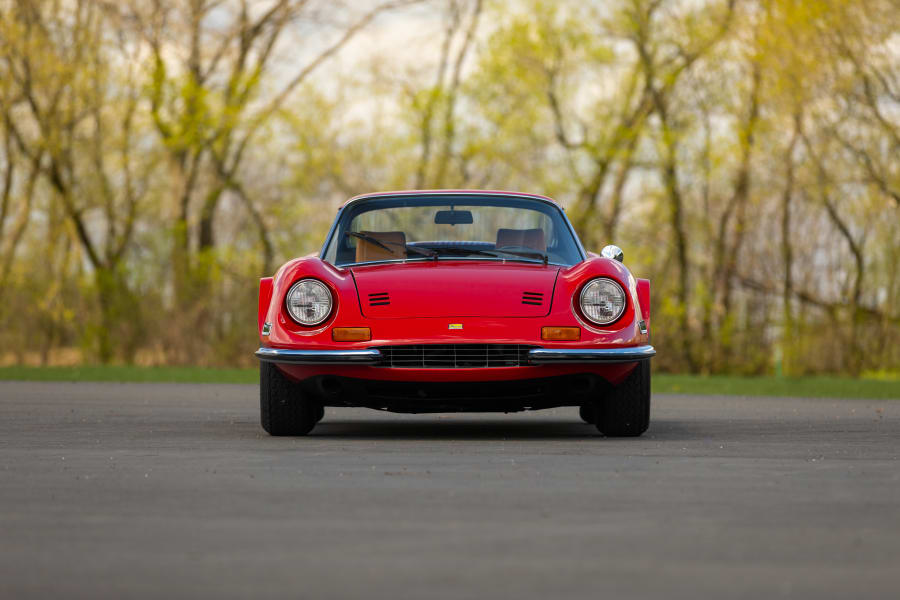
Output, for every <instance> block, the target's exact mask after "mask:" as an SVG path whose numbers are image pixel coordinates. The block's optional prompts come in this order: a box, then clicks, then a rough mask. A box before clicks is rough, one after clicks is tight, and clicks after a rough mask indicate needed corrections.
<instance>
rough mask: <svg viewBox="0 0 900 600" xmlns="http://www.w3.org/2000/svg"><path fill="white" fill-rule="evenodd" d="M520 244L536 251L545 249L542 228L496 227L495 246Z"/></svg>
mask: <svg viewBox="0 0 900 600" xmlns="http://www.w3.org/2000/svg"><path fill="white" fill-rule="evenodd" d="M504 246H520V247H524V248H532V249H534V250H537V251H538V252H546V251H547V240H546V238H545V237H544V230H543V229H540V228H538V229H498V230H497V248H503V247H504Z"/></svg>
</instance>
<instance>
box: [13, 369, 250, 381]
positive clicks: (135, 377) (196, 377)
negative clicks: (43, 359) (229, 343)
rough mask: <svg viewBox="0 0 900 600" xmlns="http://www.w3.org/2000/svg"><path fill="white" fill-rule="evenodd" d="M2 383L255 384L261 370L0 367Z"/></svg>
mask: <svg viewBox="0 0 900 600" xmlns="http://www.w3.org/2000/svg"><path fill="white" fill-rule="evenodd" d="M0 380H7V381H10V380H15V381H117V382H126V381H131V382H142V383H163V382H168V383H256V382H258V381H259V369H209V368H201V367H135V366H123V365H115V366H81V367H0Z"/></svg>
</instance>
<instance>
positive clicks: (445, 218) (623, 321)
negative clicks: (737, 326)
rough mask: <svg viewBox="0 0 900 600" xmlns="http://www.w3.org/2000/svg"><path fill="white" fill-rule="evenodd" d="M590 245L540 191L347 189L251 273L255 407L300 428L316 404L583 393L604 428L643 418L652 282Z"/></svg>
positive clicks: (535, 401)
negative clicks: (313, 249)
mask: <svg viewBox="0 0 900 600" xmlns="http://www.w3.org/2000/svg"><path fill="white" fill-rule="evenodd" d="M622 261H623V256H622V252H621V250H619V249H618V248H617V247H615V246H607V247H606V248H604V249H603V251H602V253H601V255H597V254H593V253H590V252H586V251H585V250H584V248H583V247H582V245H581V242H580V241H579V239H578V236H577V235H576V234H575V231H574V229H573V228H572V225H571V224H570V223H569V220H568V219H567V218H566V215H565V212H564V211H563V210H562V208H561V207H560V206H559V205H557V204H556V203H555V202H554V201H552V200H551V199H549V198H545V197H543V196H537V195H532V194H523V193H515V192H496V191H453V190H443V191H409V192H384V193H377V194H367V195H363V196H358V197H356V198H352V199H351V200H349V201H347V202H346V203H345V204H344V205H343V206H341V208H340V209H339V210H338V213H337V216H336V218H335V220H334V224H333V225H332V226H331V230H330V231H329V232H328V236H327V238H326V240H325V244H324V245H323V247H322V250H321V252H319V253H318V254H313V255H310V256H306V257H302V258H296V259H294V260H291V261H289V262H288V263H286V264H285V265H283V266H282V267H281V268H280V269H278V272H277V273H276V274H275V276H274V277H266V278H263V279H262V280H261V281H260V287H259V312H258V328H259V338H260V343H261V346H260V348H259V350H258V351H257V352H256V356H257V357H258V358H259V360H260V413H261V421H262V426H263V428H264V429H265V430H266V431H267V432H268V433H270V434H271V435H305V434H307V433H309V432H310V431H311V430H312V429H313V427H314V426H315V425H316V423H317V422H318V421H319V420H321V419H322V417H323V415H324V407H326V406H327V407H347V406H360V407H368V408H373V409H378V410H386V411H393V412H407V413H424V412H458V411H500V412H512V411H521V410H537V409H544V408H552V407H559V406H576V407H579V411H580V416H581V418H582V419H583V420H584V421H586V422H588V423H593V424H595V425H596V427H597V429H599V430H600V432H602V433H603V434H605V435H607V436H638V435H641V434H642V433H643V432H644V431H646V429H647V427H648V425H649V422H650V358H651V357H652V356H654V355H655V353H656V352H655V351H654V349H653V347H652V346H650V345H649V339H650V338H649V336H650V333H649V330H650V282H649V281H648V280H646V279H637V278H635V277H634V276H633V275H632V274H631V272H630V271H629V270H628V269H627V268H626V267H625V265H624V264H623V262H622Z"/></svg>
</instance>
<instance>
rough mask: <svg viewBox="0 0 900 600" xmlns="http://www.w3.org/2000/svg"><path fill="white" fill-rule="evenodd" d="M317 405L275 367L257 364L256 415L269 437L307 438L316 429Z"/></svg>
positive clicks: (266, 363) (270, 364)
mask: <svg viewBox="0 0 900 600" xmlns="http://www.w3.org/2000/svg"><path fill="white" fill-rule="evenodd" d="M316 406H317V405H316V404H313V403H312V402H310V401H309V400H308V399H307V398H306V397H305V394H304V393H303V390H302V389H301V388H300V386H299V385H298V384H297V383H295V382H293V381H291V380H290V379H288V378H287V377H286V376H285V375H284V373H282V372H281V371H280V370H279V369H278V367H276V366H275V365H273V364H272V363H268V362H260V363H259V413H260V421H261V423H262V428H263V429H265V430H266V432H267V433H268V434H269V435H306V434H307V433H309V432H310V431H312V428H313V427H315V425H316V420H317V419H316V417H317V416H318V415H317V411H316Z"/></svg>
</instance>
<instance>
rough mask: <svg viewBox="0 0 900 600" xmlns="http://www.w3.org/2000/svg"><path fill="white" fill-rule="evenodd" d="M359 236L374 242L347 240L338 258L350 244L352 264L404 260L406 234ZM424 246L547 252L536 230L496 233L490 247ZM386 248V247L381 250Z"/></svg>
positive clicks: (473, 244)
mask: <svg viewBox="0 0 900 600" xmlns="http://www.w3.org/2000/svg"><path fill="white" fill-rule="evenodd" d="M360 233H361V234H363V235H365V236H367V237H369V238H372V240H377V241H378V242H380V243H381V245H379V244H378V243H376V242H375V241H370V240H366V239H362V238H353V240H352V242H351V241H350V240H349V239H348V240H347V241H346V242H345V243H346V244H347V245H346V249H345V248H343V247H342V249H341V250H342V254H344V253H345V252H347V251H349V252H352V250H353V249H352V246H351V245H350V244H352V243H354V242H355V244H356V251H355V257H354V260H353V262H357V263H362V262H374V261H381V260H402V259H405V258H407V256H408V255H407V251H406V234H405V233H404V232H402V231H361V232H360ZM422 245H427V246H431V247H435V248H439V247H440V246H442V245H447V246H471V247H473V249H479V250H491V249H494V248H520V249H529V250H535V251H537V252H541V253H546V252H547V241H546V236H545V234H544V230H543V229H540V228H536V229H498V230H497V238H496V242H495V243H494V244H493V246H492V245H491V244H490V243H489V242H483V243H482V242H446V243H442V242H427V243H423V244H422ZM385 246H386V247H385Z"/></svg>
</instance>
